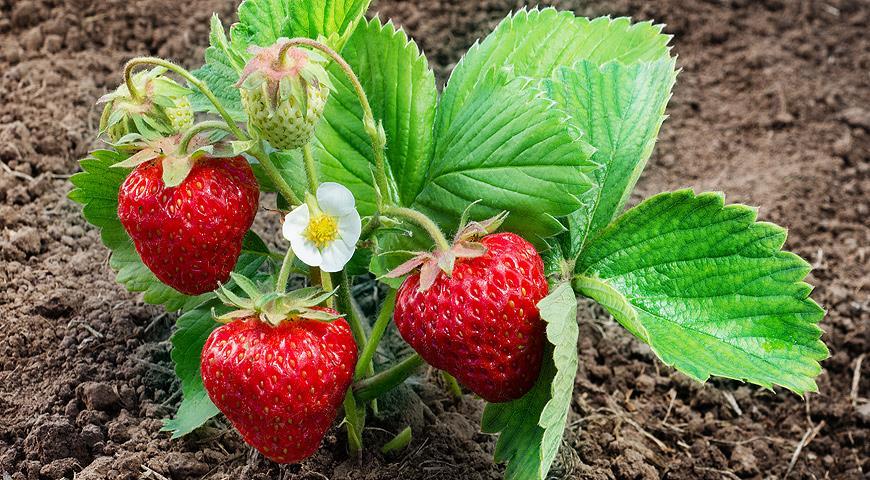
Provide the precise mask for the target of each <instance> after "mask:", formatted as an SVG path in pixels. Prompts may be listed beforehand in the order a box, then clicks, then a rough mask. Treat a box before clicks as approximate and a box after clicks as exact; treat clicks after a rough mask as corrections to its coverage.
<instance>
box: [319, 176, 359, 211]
mask: <svg viewBox="0 0 870 480" xmlns="http://www.w3.org/2000/svg"><path fill="white" fill-rule="evenodd" d="M317 203H318V205H320V209H321V210H323V212H324V213H326V214H328V215H333V216H336V217H340V216H342V215H347V214H348V213H350V211H351V210H355V205H356V201H355V200H354V199H353V194H352V193H350V190H348V189H347V187H345V186H344V185H342V184H340V183H335V182H324V183H321V184H320V186H319V187H317Z"/></svg>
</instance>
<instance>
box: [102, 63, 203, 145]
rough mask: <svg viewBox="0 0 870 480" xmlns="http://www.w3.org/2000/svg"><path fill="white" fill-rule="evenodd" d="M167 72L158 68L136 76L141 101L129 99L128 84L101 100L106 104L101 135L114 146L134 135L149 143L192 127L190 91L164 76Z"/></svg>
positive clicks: (135, 82)
mask: <svg viewBox="0 0 870 480" xmlns="http://www.w3.org/2000/svg"><path fill="white" fill-rule="evenodd" d="M164 73H166V69H165V68H162V67H157V68H154V69H152V70H149V71H147V72H140V73H137V74H136V75H134V76H133V84H134V85H135V87H136V91H138V92H139V94H140V95H141V98H139V99H135V98H133V96H132V95H130V90H129V89H128V88H127V84H126V83H125V84H122V85H121V86H119V87H118V88H117V89H116V90H115V91H114V92H112V93H109V94H107V95H104V96H103V97H102V98H100V100H99V101H100V103H105V104H106V107H105V109H104V110H103V116H102V118H101V119H100V131H101V132H105V133H106V134H107V135H108V136H109V139H110V140H111V141H112V142H118V141H119V140H120V139H121V138H123V137H124V136H126V135H129V134H131V133H136V134H139V135H141V136H142V137H144V138H147V139H156V138H160V137H168V136H172V135H175V134H177V133H179V132H182V131H183V130H186V129H187V128H189V127H190V126H191V125H193V107H192V106H191V104H190V100H189V99H188V95H190V93H191V91H190V90H189V89H187V88H185V87H182V86H181V85H179V84H178V83H177V82H176V81H175V80H172V79H171V78H169V77H166V76H164V75H163V74H164Z"/></svg>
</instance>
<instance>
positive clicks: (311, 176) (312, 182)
mask: <svg viewBox="0 0 870 480" xmlns="http://www.w3.org/2000/svg"><path fill="white" fill-rule="evenodd" d="M302 159H303V160H304V163H305V174H306V175H307V176H308V191H310V192H311V194H312V195H316V194H317V186H318V185H319V183H320V182H319V181H318V177H317V166H316V165H315V164H314V155H312V154H311V144H310V143H306V144H305V146H303V147H302Z"/></svg>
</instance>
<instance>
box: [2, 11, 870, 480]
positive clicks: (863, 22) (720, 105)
mask: <svg viewBox="0 0 870 480" xmlns="http://www.w3.org/2000/svg"><path fill="white" fill-rule="evenodd" d="M547 4H555V5H556V6H558V7H560V8H565V9H575V10H576V11H577V12H578V13H581V14H585V15H599V14H613V15H631V16H633V17H634V18H636V19H647V18H652V19H655V20H656V21H659V22H663V23H666V24H667V25H668V26H667V29H666V31H667V32H669V33H671V34H673V35H674V37H675V38H674V40H673V45H674V51H675V53H676V54H678V55H679V65H680V67H682V69H683V71H682V73H681V75H680V78H679V82H678V85H677V87H676V90H675V93H674V97H673V99H672V101H671V104H670V107H669V113H670V119H669V120H668V121H667V122H666V123H665V125H664V127H663V129H662V132H661V137H660V141H659V143H658V146H657V148H656V151H655V153H654V154H653V157H652V159H651V160H650V164H649V166H648V168H647V170H646V172H645V173H644V175H643V177H642V178H641V180H640V184H639V186H638V189H637V194H636V195H635V197H634V198H633V201H635V202H636V201H638V200H639V199H640V198H642V197H644V196H647V195H650V194H654V193H657V192H659V191H663V190H669V189H675V188H680V187H694V188H695V189H696V190H698V191H701V190H722V191H725V192H727V193H728V198H729V200H730V201H734V202H745V203H748V204H752V205H760V206H761V209H760V218H762V219H764V220H769V221H773V222H776V223H779V224H781V225H785V226H788V227H789V228H790V232H791V235H790V238H789V240H788V244H787V247H788V248H789V249H791V250H793V251H795V252H797V253H799V254H801V255H802V256H803V257H805V258H807V259H809V260H810V261H811V262H812V263H813V265H814V267H815V269H814V271H813V273H812V274H811V275H810V278H809V282H810V283H812V284H814V285H816V290H815V293H814V294H813V297H814V298H815V299H816V300H817V301H819V302H820V303H821V304H822V305H823V306H824V307H825V308H826V309H827V310H828V315H827V316H826V317H825V319H824V320H823V322H822V326H823V328H824V330H825V332H826V333H825V336H824V340H825V341H826V343H827V344H828V345H829V346H830V349H831V358H830V359H828V360H826V361H825V362H824V363H823V367H824V372H823V373H822V375H821V376H820V378H819V391H820V393H818V394H810V395H807V397H806V399H802V398H800V397H798V396H796V395H793V394H790V393H788V392H783V391H779V392H777V393H773V392H770V391H765V390H762V389H759V388H756V387H753V386H748V385H744V384H741V383H739V382H732V381H721V380H715V381H712V382H710V383H708V384H707V385H698V384H695V383H693V382H691V381H690V380H688V379H687V378H686V377H685V376H683V375H681V374H677V373H675V372H674V371H672V370H671V369H669V368H667V367H664V366H663V365H661V364H660V363H659V362H657V361H656V360H655V359H654V357H653V355H652V354H651V352H650V351H649V349H648V348H646V347H645V346H643V345H642V344H641V343H639V342H638V341H636V340H634V339H633V338H631V337H630V336H629V335H628V334H627V333H626V332H624V331H623V330H621V329H620V328H619V327H618V326H616V325H615V323H614V322H613V321H612V320H610V319H608V317H607V316H606V315H604V314H603V312H601V311H600V310H597V309H595V308H585V307H586V304H585V303H584V304H583V305H582V306H583V307H584V308H581V312H582V313H581V315H580V317H581V318H580V324H581V337H582V340H581V342H580V345H579V348H578V350H579V352H580V356H581V363H580V369H579V372H578V375H577V378H576V386H577V388H576V393H575V395H574V402H573V405H572V411H571V414H570V417H569V428H568V430H567V432H566V433H565V436H564V439H563V448H562V449H561V452H560V454H559V457H558V458H557V461H556V463H555V466H554V468H553V471H552V473H551V476H552V477H553V478H565V479H568V478H571V479H574V478H578V479H579V478H583V479H610V478H639V479H646V478H671V479H683V478H685V479H688V478H711V479H713V478H783V477H786V476H788V478H792V479H799V478H806V479H810V478H812V479H821V478H836V479H859V478H867V475H868V474H867V472H868V469H870V465H868V458H870V447H868V445H870V438H868V433H870V428H868V427H870V404H868V400H867V398H868V397H870V394H868V388H870V372H868V371H867V370H868V364H870V359H865V357H864V356H865V355H866V353H867V351H868V340H870V339H868V335H870V332H868V319H870V302H868V295H867V292H868V278H870V269H868V253H870V252H868V247H870V226H868V222H867V218H868V213H870V175H868V172H870V158H868V152H870V75H868V73H867V72H868V71H870V37H868V36H867V33H866V32H867V28H868V26H870V4H868V3H867V2H866V0H864V1H860V0H859V1H853V0H827V1H824V2H823V1H815V0H805V1H800V2H798V1H789V0H765V1H761V2H756V1H751V0H724V1H716V2H704V1H700V0H665V1H660V2H645V1H642V0H615V1H612V2H601V1H593V2H580V1H576V2H574V1H558V2H547ZM581 4H582V5H583V6H582V7H579V5H581ZM522 5H523V2H519V1H513V0H481V1H465V0H452V1H444V0H430V1H422V0H420V1H413V2H411V1H401V0H395V1H387V0H381V1H380V2H377V3H376V4H375V5H374V6H373V9H372V11H377V10H379V11H380V12H381V15H382V16H383V17H389V18H393V19H394V20H395V21H396V22H397V23H399V24H401V25H403V26H404V28H406V29H407V30H408V31H409V32H410V33H411V34H412V36H414V37H415V38H416V39H418V41H419V43H420V44H421V45H422V47H423V48H424V50H425V51H426V53H427V54H428V55H429V58H430V59H431V61H432V63H433V67H434V68H435V70H436V72H437V75H438V78H439V81H441V82H443V81H444V80H445V79H446V75H447V74H448V73H449V71H450V70H451V68H452V66H453V65H454V64H455V62H456V61H457V60H458V58H459V56H460V55H461V53H462V52H464V51H465V50H466V49H467V47H468V46H470V45H471V44H472V43H473V42H474V41H475V40H476V39H477V38H478V37H481V36H483V35H485V34H486V33H487V32H488V31H489V30H490V29H491V28H492V27H493V26H494V25H495V24H496V23H497V21H498V20H499V19H501V18H502V17H503V16H504V15H505V14H506V13H507V12H508V11H510V10H511V9H515V8H518V7H520V6H522ZM233 8H234V5H233V2H232V1H214V0H213V1H208V0H188V1H186V2H176V1H174V0H140V1H136V2H128V1H120V0H110V1H108V0H107V1H95V0H68V1H60V0H0V307H2V310H3V315H2V317H0V327H2V330H0V331H2V334H0V473H2V478H3V479H4V480H5V479H12V480H24V479H56V478H72V477H73V476H75V478H78V479H80V480H92V479H103V478H109V479H114V478H120V479H133V478H150V479H164V478H167V479H168V478H171V479H199V478H209V479H230V478H232V479H236V478H243V479H249V478H250V479H267V478H282V479H317V478H320V479H371V480H376V479H393V478H397V477H398V476H400V475H401V477H402V478H407V479H409V480H414V479H451V480H452V479H497V478H501V472H502V467H500V466H498V465H495V464H493V463H492V462H491V455H492V450H493V448H494V444H495V437H493V436H490V435H484V434H481V433H479V431H478V428H477V425H478V423H479V420H480V414H481V411H482V404H481V402H480V401H479V400H476V399H474V398H473V397H472V396H470V395H465V396H464V398H462V399H461V400H453V399H452V398H451V397H450V396H448V395H447V394H445V393H443V392H444V390H443V389H442V388H440V387H439V386H438V385H437V382H436V381H435V380H433V378H435V377H432V376H431V374H427V375H425V376H423V377H422V378H421V381H420V382H418V383H419V384H418V385H415V386H414V387H413V388H414V390H415V391H416V393H417V394H418V396H419V397H420V398H421V399H422V401H423V405H425V406H424V407H422V408H420V409H418V410H416V411H414V412H412V413H413V414H414V415H406V417H405V418H404V419H403V420H401V421H397V420H395V419H393V420H390V419H386V420H383V421H380V422H375V423H374V424H373V428H371V429H370V430H368V431H366V440H367V441H368V442H369V444H370V445H371V446H372V448H370V449H369V451H368V452H367V453H365V455H364V456H363V458H362V459H360V460H358V459H356V458H349V457H348V456H347V454H346V453H345V444H344V441H343V440H342V435H341V432H340V431H337V430H336V431H334V432H333V433H331V434H330V435H328V437H327V439H326V440H325V442H324V448H323V449H321V451H320V452H319V453H317V454H316V455H315V456H314V457H313V458H311V459H310V460H308V461H306V462H305V463H304V464H302V465H297V466H288V467H279V466H277V465H274V464H271V463H269V462H268V461H266V460H264V459H262V458H261V457H259V456H258V455H256V454H254V453H253V452H252V450H250V449H249V448H247V447H246V446H245V445H244V444H243V443H242V442H241V441H240V439H239V437H238V436H237V434H236V433H234V432H233V431H232V429H229V428H227V426H226V423H225V421H222V420H220V419H218V420H216V421H213V422H211V423H209V424H208V425H207V426H206V427H204V428H202V429H200V430H199V431H197V432H196V433H195V434H193V435H190V436H188V437H186V438H184V439H182V440H177V441H173V440H170V439H169V436H168V435H167V434H165V433H161V432H160V431H159V430H160V427H161V419H162V418H164V417H166V416H169V415H172V414H173V413H174V410H175V408H176V406H177V404H178V401H179V390H178V384H177V382H176V381H175V380H174V379H173V375H172V371H171V362H170V359H169V348H170V346H169V343H168V340H167V339H168V338H169V335H170V334H171V328H172V321H173V317H172V315H163V312H162V311H161V310H160V309H159V308H155V307H150V306H146V305H144V304H143V303H142V301H141V300H140V299H139V298H138V297H137V296H136V295H131V294H129V293H127V292H125V291H124V290H123V289H122V288H121V287H119V286H118V285H116V284H115V282H114V280H113V274H112V272H111V271H110V269H109V268H108V266H107V264H106V260H107V251H106V249H105V248H104V247H103V246H102V245H101V244H100V242H99V238H98V234H97V232H96V231H95V230H94V229H93V228H91V227H89V226H88V225H87V224H85V222H84V221H83V220H82V218H81V216H80V214H79V208H78V207H77V206H76V205H74V204H73V203H72V202H71V201H69V200H67V199H66V193H67V192H68V191H69V190H70V188H71V186H70V184H69V182H68V180H67V178H68V176H69V174H70V173H72V172H74V171H76V169H77V163H76V160H77V159H78V158H79V157H81V156H82V155H83V154H85V152H86V151H87V150H88V149H89V148H91V147H93V146H94V145H95V142H94V134H95V125H96V123H97V119H98V111H97V110H96V109H95V108H94V107H93V104H94V102H95V100H96V99H97V98H98V97H99V96H100V95H102V94H104V93H105V92H107V91H108V90H109V89H111V88H113V87H114V85H116V84H117V83H118V82H119V80H120V68H121V65H122V64H123V62H124V61H125V60H126V59H128V58H130V57H132V56H135V55H142V54H153V55H159V56H162V57H167V58H171V59H175V60H177V61H180V62H181V63H182V64H184V65H187V66H195V65H196V64H197V63H199V62H200V59H201V57H202V52H203V47H204V46H205V45H206V43H207V26H208V22H207V19H208V17H209V15H211V12H212V11H218V12H219V13H220V14H221V16H222V18H224V19H230V18H232V10H233ZM862 359H864V360H865V361H864V362H863V364H864V373H865V374H864V376H863V378H862V376H861V372H860V366H861V361H862ZM856 369H859V371H857V372H856ZM403 422H404V423H409V422H410V423H411V424H412V426H413V427H414V441H413V443H412V444H411V446H410V448H408V449H407V450H404V451H402V452H399V453H398V454H396V455H394V456H386V457H385V456H383V455H380V454H379V453H377V449H376V448H374V446H375V445H380V443H381V442H383V441H384V439H385V438H386V436H387V434H386V433H384V431H383V430H389V431H393V432H395V431H397V430H398V428H401V424H402V423H403ZM382 429H383V430H382Z"/></svg>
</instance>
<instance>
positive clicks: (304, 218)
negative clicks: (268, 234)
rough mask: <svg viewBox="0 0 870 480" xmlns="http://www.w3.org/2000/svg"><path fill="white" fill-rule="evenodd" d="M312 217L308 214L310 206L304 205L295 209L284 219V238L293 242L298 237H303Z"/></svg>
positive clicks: (282, 230) (282, 231) (282, 229)
mask: <svg viewBox="0 0 870 480" xmlns="http://www.w3.org/2000/svg"><path fill="white" fill-rule="evenodd" d="M310 219H311V215H310V214H309V213H308V205H306V204H304V203H303V204H302V205H299V206H298V207H296V208H294V209H293V211H292V212H290V213H288V214H287V216H286V217H284V226H283V227H282V228H281V233H283V234H284V238H286V239H287V240H289V241H291V242H292V241H293V239H294V238H296V237H300V238H301V237H302V232H304V231H305V229H306V228H308V221H309V220H310Z"/></svg>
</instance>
